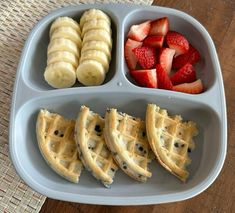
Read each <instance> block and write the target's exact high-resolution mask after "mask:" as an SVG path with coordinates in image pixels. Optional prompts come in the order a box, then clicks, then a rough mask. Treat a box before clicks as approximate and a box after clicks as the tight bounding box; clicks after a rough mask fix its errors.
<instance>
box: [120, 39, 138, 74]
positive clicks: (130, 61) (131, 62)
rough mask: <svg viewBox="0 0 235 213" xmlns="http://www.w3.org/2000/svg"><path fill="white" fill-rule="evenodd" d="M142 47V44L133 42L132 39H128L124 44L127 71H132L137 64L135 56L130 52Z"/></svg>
mask: <svg viewBox="0 0 235 213" xmlns="http://www.w3.org/2000/svg"><path fill="white" fill-rule="evenodd" d="M141 45H142V42H139V41H134V40H132V39H128V40H127V41H126V44H125V49H124V56H125V59H126V63H127V66H128V67H129V69H132V70H134V69H135V67H136V64H137V58H136V56H135V54H134V53H133V52H132V50H133V49H134V48H136V47H140V46H141Z"/></svg>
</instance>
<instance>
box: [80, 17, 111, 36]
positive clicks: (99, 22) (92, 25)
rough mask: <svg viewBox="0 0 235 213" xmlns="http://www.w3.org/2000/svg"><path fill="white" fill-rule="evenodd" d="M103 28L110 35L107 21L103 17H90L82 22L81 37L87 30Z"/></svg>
mask: <svg viewBox="0 0 235 213" xmlns="http://www.w3.org/2000/svg"><path fill="white" fill-rule="evenodd" d="M95 29H103V30H106V31H107V32H108V33H109V34H110V35H111V34H112V31H111V28H110V25H109V23H108V22H107V21H106V20H105V19H91V20H89V21H87V22H85V23H84V26H83V28H82V37H83V36H84V34H85V33H86V32H87V31H89V30H95Z"/></svg>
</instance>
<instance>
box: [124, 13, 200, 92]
mask: <svg viewBox="0 0 235 213" xmlns="http://www.w3.org/2000/svg"><path fill="white" fill-rule="evenodd" d="M169 26H170V24H169V20H168V18H167V17H162V18H159V19H156V20H147V21H144V22H143V23H140V24H136V25H133V26H131V27H130V30H129V32H128V33H127V40H126V42H125V46H124V56H125V61H126V64H127V67H128V69H129V73H130V76H131V77H133V79H134V80H135V82H136V83H137V85H139V86H142V87H147V88H159V89H167V90H172V91H178V92H184V93H190V94H198V93H201V92H203V90H204V86H203V83H202V81H201V79H199V78H198V77H197V73H196V70H195V68H194V67H193V65H194V64H196V63H197V62H198V61H199V60H200V58H201V56H200V53H199V52H198V50H197V49H196V48H195V47H193V46H192V45H191V44H190V43H189V41H188V40H187V38H186V37H185V36H184V35H183V34H181V33H179V32H176V31H170V27H169ZM153 70H155V71H156V74H153ZM138 72H139V73H138ZM140 76H142V77H143V78H141V77H140ZM153 78H155V79H154V80H153ZM178 85H179V86H178Z"/></svg>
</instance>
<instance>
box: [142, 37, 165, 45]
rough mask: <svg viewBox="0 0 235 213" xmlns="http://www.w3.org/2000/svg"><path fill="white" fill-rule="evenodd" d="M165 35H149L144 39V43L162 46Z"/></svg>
mask: <svg viewBox="0 0 235 213" xmlns="http://www.w3.org/2000/svg"><path fill="white" fill-rule="evenodd" d="M163 41H164V36H162V35H156V36H148V37H147V38H145V39H144V45H147V46H151V47H155V48H160V47H162V45H163Z"/></svg>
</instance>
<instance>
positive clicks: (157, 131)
mask: <svg viewBox="0 0 235 213" xmlns="http://www.w3.org/2000/svg"><path fill="white" fill-rule="evenodd" d="M146 129H147V136H148V140H149V143H150V146H151V148H152V150H153V152H154V153H155V155H156V157H157V159H158V161H159V162H160V164H161V165H162V166H163V167H165V168H166V169H167V170H168V171H170V172H171V173H172V174H174V175H175V176H176V177H178V178H179V179H180V180H182V181H183V182H185V181H186V179H187V178H188V176H189V172H188V171H187V170H186V166H187V165H189V164H190V163H191V160H190V158H189V156H188V153H189V152H191V151H192V150H193V149H194V147H195V144H194V142H193V137H194V136H196V135H197V134H198V130H197V128H196V124H195V123H194V122H192V121H189V122H183V121H182V118H181V116H179V115H176V116H174V117H170V116H168V114H167V111H166V110H164V109H160V107H158V106H156V105H154V104H148V107H147V112H146Z"/></svg>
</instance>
